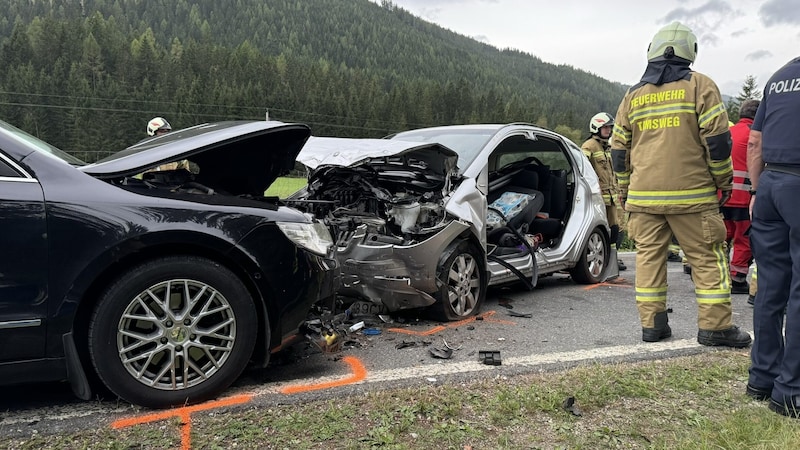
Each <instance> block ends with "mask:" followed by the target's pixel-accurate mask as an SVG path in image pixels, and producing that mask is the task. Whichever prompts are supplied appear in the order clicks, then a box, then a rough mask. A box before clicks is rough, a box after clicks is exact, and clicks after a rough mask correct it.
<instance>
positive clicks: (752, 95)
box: [727, 75, 761, 123]
mask: <svg viewBox="0 0 800 450" xmlns="http://www.w3.org/2000/svg"><path fill="white" fill-rule="evenodd" d="M760 98H761V90H759V89H758V83H756V77H754V76H753V75H748V76H746V77H745V79H744V83H743V84H742V90H741V91H740V92H739V95H737V96H736V98H732V99H730V100H729V101H728V105H727V107H728V118H729V119H730V120H731V122H733V123H736V122H738V121H739V107H741V106H742V103H743V102H744V101H745V100H751V99H760Z"/></svg>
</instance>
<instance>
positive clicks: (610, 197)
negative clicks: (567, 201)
mask: <svg viewBox="0 0 800 450" xmlns="http://www.w3.org/2000/svg"><path fill="white" fill-rule="evenodd" d="M610 148H611V147H610V146H609V145H608V142H607V141H605V140H603V139H600V137H599V136H596V135H595V136H592V137H590V138H589V139H587V140H586V142H584V143H583V145H582V146H581V151H583V154H584V155H586V157H587V158H589V162H590V163H592V168H593V169H594V171H595V173H597V178H598V179H599V181H600V192H602V193H603V202H604V203H605V204H606V206H612V205H614V197H615V196H616V195H617V178H616V176H615V175H614V168H613V167H612V166H611V150H610Z"/></svg>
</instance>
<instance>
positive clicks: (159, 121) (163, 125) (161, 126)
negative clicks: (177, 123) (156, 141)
mask: <svg viewBox="0 0 800 450" xmlns="http://www.w3.org/2000/svg"><path fill="white" fill-rule="evenodd" d="M158 130H161V131H172V127H171V126H170V125H169V122H167V119H165V118H163V117H153V118H152V119H150V122H147V135H148V136H155V135H156V131H158Z"/></svg>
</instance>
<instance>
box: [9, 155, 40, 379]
mask: <svg viewBox="0 0 800 450" xmlns="http://www.w3.org/2000/svg"><path fill="white" fill-rule="evenodd" d="M46 315H47V228H46V219H45V208H44V195H43V193H42V188H41V186H40V185H39V182H38V181H37V180H36V179H35V178H34V177H32V176H31V175H30V174H28V172H26V171H25V170H24V169H23V168H22V167H21V166H20V165H18V164H17V163H16V162H15V161H14V160H13V159H11V158H10V157H9V156H7V155H6V154H4V153H3V152H2V151H0V363H2V362H8V361H13V360H21V359H35V358H40V357H42V356H43V355H44V348H45V337H46V333H45V328H46V327H45V320H46V317H47V316H46Z"/></svg>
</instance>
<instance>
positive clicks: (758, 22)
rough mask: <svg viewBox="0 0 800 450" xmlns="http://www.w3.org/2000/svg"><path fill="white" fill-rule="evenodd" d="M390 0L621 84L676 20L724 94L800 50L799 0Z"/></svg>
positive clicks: (634, 75) (762, 79) (634, 77)
mask: <svg viewBox="0 0 800 450" xmlns="http://www.w3.org/2000/svg"><path fill="white" fill-rule="evenodd" d="M376 1H377V0H376ZM392 2H393V3H394V4H396V5H398V6H400V7H402V8H403V9H405V10H407V11H409V12H411V13H412V14H414V15H416V16H419V17H422V18H423V19H425V20H428V21H430V22H434V23H436V24H438V25H440V26H442V27H444V28H447V29H450V30H452V31H454V32H456V33H459V34H463V35H465V36H469V37H471V38H473V39H477V40H480V41H482V42H485V43H487V44H490V45H493V46H495V47H498V48H515V49H518V50H522V51H524V52H527V53H530V54H532V55H534V56H537V57H539V58H541V59H542V60H543V61H545V62H549V63H554V64H567V65H570V66H573V67H576V68H578V69H583V70H586V71H588V72H591V73H594V74H597V75H599V76H601V77H603V78H606V79H608V80H612V81H618V82H621V83H624V84H634V83H636V82H637V81H639V79H640V77H641V75H642V73H643V72H644V69H645V66H646V65H647V56H646V55H647V45H648V44H649V43H650V39H651V38H652V37H653V35H654V34H655V33H656V32H657V31H658V30H659V28H661V27H662V26H664V25H666V24H668V23H670V22H672V21H673V20H678V21H680V22H682V23H683V24H684V25H687V26H689V27H690V28H691V29H692V30H693V31H694V33H695V34H696V35H697V37H698V41H699V43H698V48H699V50H698V55H697V60H696V61H695V64H694V65H693V68H694V70H697V71H699V72H703V73H705V74H706V75H709V76H710V77H711V78H712V79H714V81H716V82H717V84H718V85H719V87H720V90H721V91H722V93H723V94H728V95H734V96H735V95H736V94H738V93H739V92H740V91H741V87H742V84H743V83H744V80H745V77H746V76H748V75H753V76H755V77H756V82H757V83H758V86H759V89H762V88H763V87H764V84H765V83H766V81H767V80H768V79H769V77H770V75H772V73H773V72H775V70H777V69H778V68H780V67H781V66H783V65H784V64H786V63H787V62H788V61H789V60H791V59H792V58H795V57H797V56H800V0H756V1H753V0H750V1H741V0H706V1H703V0H701V1H697V0H695V1H687V0H659V1H645V0H624V1H607V2H603V1H585V0H392Z"/></svg>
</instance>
